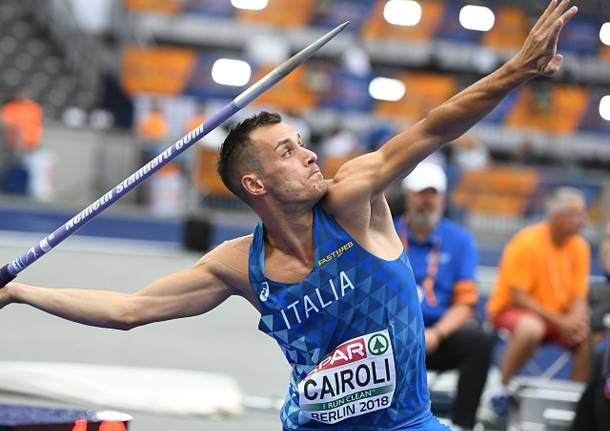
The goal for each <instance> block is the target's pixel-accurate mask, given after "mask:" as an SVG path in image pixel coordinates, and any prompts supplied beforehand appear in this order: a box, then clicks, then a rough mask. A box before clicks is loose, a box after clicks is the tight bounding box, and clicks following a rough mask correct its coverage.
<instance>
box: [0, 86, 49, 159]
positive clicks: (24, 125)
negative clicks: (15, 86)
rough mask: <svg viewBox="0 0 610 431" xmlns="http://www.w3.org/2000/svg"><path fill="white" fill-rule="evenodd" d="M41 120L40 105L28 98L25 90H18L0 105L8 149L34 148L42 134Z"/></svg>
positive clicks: (27, 149)
mask: <svg viewBox="0 0 610 431" xmlns="http://www.w3.org/2000/svg"><path fill="white" fill-rule="evenodd" d="M42 121H43V113H42V108H41V107H40V105H39V104H38V103H36V102H34V101H33V100H30V99H29V98H28V97H27V94H26V92H25V90H23V89H20V90H18V91H17V92H16V94H15V96H14V97H13V99H12V100H11V101H9V102H8V103H6V104H5V105H4V106H3V107H2V122H3V123H4V127H5V130H6V136H5V137H6V143H7V145H8V147H9V149H11V150H13V151H26V152H31V151H33V150H35V149H36V148H37V147H38V144H39V143H40V138H41V136H42Z"/></svg>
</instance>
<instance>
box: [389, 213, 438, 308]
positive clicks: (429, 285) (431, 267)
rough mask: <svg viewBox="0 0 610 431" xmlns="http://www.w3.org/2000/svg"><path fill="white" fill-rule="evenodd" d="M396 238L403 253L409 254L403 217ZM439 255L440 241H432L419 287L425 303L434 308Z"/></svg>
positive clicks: (405, 222) (405, 223) (405, 224)
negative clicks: (424, 273)
mask: <svg viewBox="0 0 610 431" xmlns="http://www.w3.org/2000/svg"><path fill="white" fill-rule="evenodd" d="M398 236H399V237H400V241H401V242H402V246H403V248H404V249H405V251H406V252H407V253H408V252H409V238H408V236H407V219H406V218H405V217H403V218H402V219H401V223H400V225H399V229H398ZM440 255H441V242H440V239H435V240H433V241H432V249H431V250H430V253H429V254H428V268H427V270H426V276H425V277H424V280H423V281H422V284H421V287H422V288H423V291H424V297H425V298H426V302H427V303H428V304H430V305H431V306H433V307H434V306H436V295H435V294H434V283H435V282H436V276H437V274H438V266H439V261H440Z"/></svg>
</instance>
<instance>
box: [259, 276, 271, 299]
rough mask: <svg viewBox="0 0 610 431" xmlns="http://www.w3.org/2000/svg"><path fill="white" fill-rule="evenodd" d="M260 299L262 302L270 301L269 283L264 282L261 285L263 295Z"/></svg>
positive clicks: (261, 294) (260, 295)
mask: <svg viewBox="0 0 610 431" xmlns="http://www.w3.org/2000/svg"><path fill="white" fill-rule="evenodd" d="M258 299H260V300H261V301H262V302H265V301H267V299H269V283H267V282H266V281H263V282H262V283H261V293H260V294H259V295H258Z"/></svg>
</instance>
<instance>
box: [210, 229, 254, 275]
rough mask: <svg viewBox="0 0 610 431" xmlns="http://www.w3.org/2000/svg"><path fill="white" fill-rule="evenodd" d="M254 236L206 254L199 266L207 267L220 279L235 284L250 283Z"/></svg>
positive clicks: (239, 239) (232, 241)
mask: <svg viewBox="0 0 610 431" xmlns="http://www.w3.org/2000/svg"><path fill="white" fill-rule="evenodd" d="M250 244H252V235H251V234H250V235H246V236H242V237H238V238H235V239H231V240H228V241H225V242H223V243H221V244H220V245H218V246H217V247H215V248H214V249H212V250H211V251H209V252H208V253H206V254H205V255H204V256H203V257H202V258H201V259H200V260H199V263H198V265H206V266H207V267H208V268H209V269H210V270H211V271H213V272H214V273H215V274H216V275H217V276H218V277H220V278H222V279H225V280H226V281H229V282H231V284H235V283H239V284H242V283H247V282H248V251H249V249H250Z"/></svg>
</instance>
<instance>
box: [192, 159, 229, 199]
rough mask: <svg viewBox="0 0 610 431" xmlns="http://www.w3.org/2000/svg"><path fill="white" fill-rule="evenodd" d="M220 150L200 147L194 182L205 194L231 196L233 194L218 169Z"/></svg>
mask: <svg viewBox="0 0 610 431" xmlns="http://www.w3.org/2000/svg"><path fill="white" fill-rule="evenodd" d="M217 163H218V151H217V150H215V149H210V148H198V151H197V161H196V165H195V170H194V172H193V177H194V178H193V182H194V183H195V184H196V185H197V187H198V188H199V190H200V191H201V193H202V194H203V195H204V196H214V197H229V196H233V194H232V193H231V192H230V191H229V189H227V188H226V187H225V185H224V183H223V182H222V179H220V176H219V175H218V172H217V171H216V164H217Z"/></svg>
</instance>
